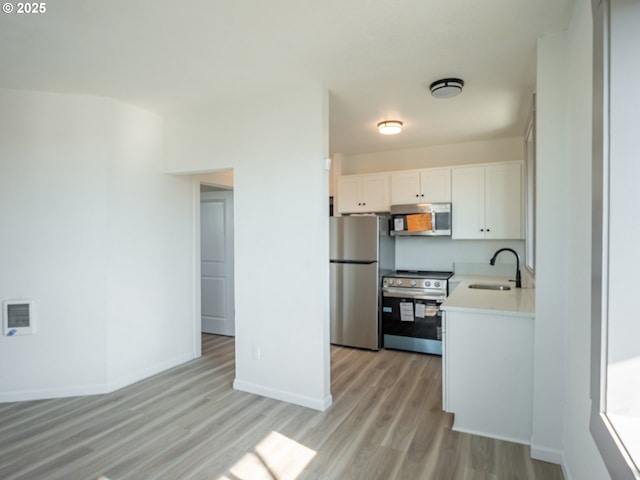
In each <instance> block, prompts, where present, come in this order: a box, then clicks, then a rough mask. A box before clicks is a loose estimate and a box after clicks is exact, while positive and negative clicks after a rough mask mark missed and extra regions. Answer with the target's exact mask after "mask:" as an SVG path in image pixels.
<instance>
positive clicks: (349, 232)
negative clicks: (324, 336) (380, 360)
mask: <svg viewBox="0 0 640 480" xmlns="http://www.w3.org/2000/svg"><path fill="white" fill-rule="evenodd" d="M329 231H330V235H331V240H330V246H331V250H330V254H329V258H330V262H331V264H330V270H331V343H333V344H336V345H345V346H349V347H358V348H367V349H371V350H379V349H380V347H381V334H380V315H379V311H378V310H379V306H380V284H381V279H382V276H383V275H385V274H387V273H389V272H392V271H393V270H394V267H395V239H394V237H392V236H390V235H389V217H388V216H365V215H362V216H348V217H331V218H330V228H329Z"/></svg>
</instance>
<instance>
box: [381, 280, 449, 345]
mask: <svg viewBox="0 0 640 480" xmlns="http://www.w3.org/2000/svg"><path fill="white" fill-rule="evenodd" d="M381 297H382V299H381V301H382V309H381V311H382V314H381V317H382V333H383V335H393V336H400V337H414V338H424V339H429V340H436V341H440V340H442V312H440V304H441V303H442V302H443V301H444V299H445V296H444V295H429V294H425V292H424V291H423V290H420V289H412V288H392V287H385V288H383V289H382V296H381Z"/></svg>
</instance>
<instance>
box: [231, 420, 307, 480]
mask: <svg viewBox="0 0 640 480" xmlns="http://www.w3.org/2000/svg"><path fill="white" fill-rule="evenodd" d="M315 456H316V452H315V451H314V450H312V449H310V448H308V447H305V446H304V445H302V444H300V443H298V442H296V441H295V440H292V439H290V438H288V437H286V436H284V435H282V434H280V433H278V432H271V433H270V434H269V435H267V436H266V437H265V438H264V439H263V440H262V441H261V442H260V443H258V444H257V445H256V447H255V450H254V451H253V452H250V453H247V454H246V455H244V456H243V457H242V458H241V459H240V460H239V461H238V462H236V464H235V465H233V466H232V467H231V468H230V469H229V472H230V473H231V475H232V478H237V479H239V480H295V479H296V478H298V477H299V476H300V474H301V473H302V472H303V471H304V469H305V468H306V467H307V465H308V464H309V462H311V460H313V458H314V457H315ZM218 480H228V477H225V476H222V477H219V479H218Z"/></svg>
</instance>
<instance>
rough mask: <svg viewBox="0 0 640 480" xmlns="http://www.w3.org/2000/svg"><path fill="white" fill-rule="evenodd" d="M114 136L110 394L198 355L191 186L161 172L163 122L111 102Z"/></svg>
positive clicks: (110, 222)
mask: <svg viewBox="0 0 640 480" xmlns="http://www.w3.org/2000/svg"><path fill="white" fill-rule="evenodd" d="M111 132H112V138H113V147H112V158H111V159H110V161H109V163H108V184H107V185H108V204H107V216H106V220H107V231H108V240H109V243H108V270H107V285H108V289H107V293H108V296H107V301H108V304H107V309H108V310H107V333H108V335H107V360H108V381H109V384H110V388H111V389H113V388H117V387H120V386H122V385H126V384H129V383H132V382H134V381H136V380H139V379H141V378H144V377H146V376H148V375H149V374H152V373H156V372H157V371H161V370H164V369H166V368H169V367H171V366H174V365H177V364H179V363H182V362H184V361H187V360H190V359H191V358H193V357H194V351H193V348H192V347H193V345H192V343H193V342H192V337H193V321H194V319H193V317H192V313H193V289H194V283H193V269H192V263H191V262H192V258H193V237H192V235H193V208H192V194H193V192H192V189H193V185H192V181H191V179H189V178H185V177H176V176H171V175H166V174H164V173H163V172H162V169H163V163H162V142H163V129H162V120H161V119H160V118H159V117H157V116H155V115H152V114H150V113H148V112H145V111H144V110H141V109H137V108H134V107H131V106H126V105H122V104H114V106H113V123H112V130H111ZM196 288H199V284H197V287H196ZM198 323H199V322H198Z"/></svg>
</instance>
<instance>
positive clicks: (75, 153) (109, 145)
mask: <svg viewBox="0 0 640 480" xmlns="http://www.w3.org/2000/svg"><path fill="white" fill-rule="evenodd" d="M160 129H161V124H160V122H159V120H158V119H157V118H156V117H153V116H152V115H149V114H147V113H144V112H142V111H140V110H138V109H134V108H132V107H128V106H125V105H122V104H118V103H116V102H112V101H110V100H106V99H100V98H93V97H87V96H80V95H57V94H47V93H34V92H20V91H11V90H0V222H1V223H2V225H3V228H2V232H3V234H2V235H0V265H1V266H2V267H1V268H0V300H5V299H8V298H16V297H18V298H33V299H35V300H36V308H37V314H38V319H37V320H38V333H37V334H36V335H33V336H25V337H11V338H9V337H4V336H0V364H2V365H4V366H8V365H10V366H11V368H3V369H1V370H0V401H12V400H25V399H32V398H45V397H56V396H67V395H79V394H88V393H98V392H105V391H108V390H110V389H111V388H113V387H115V386H120V385H123V384H124V383H126V382H128V381H133V380H134V379H137V378H141V377H142V376H144V375H147V374H149V373H153V372H156V371H158V370H160V369H163V368H166V367H167V366H169V364H170V363H172V362H176V361H181V360H184V359H186V358H191V357H192V356H193V345H192V342H191V340H190V337H189V341H188V342H187V343H186V342H185V340H184V336H185V334H184V333H183V332H185V331H186V332H191V331H192V328H191V317H190V314H191V309H192V303H193V302H192V297H193V293H192V291H193V284H192V278H191V272H190V271H189V268H190V267H189V265H190V264H189V263H186V264H185V263H184V262H185V260H184V258H187V259H189V258H190V257H191V252H190V249H191V246H192V242H191V235H192V231H191V230H192V228H191V224H192V219H191V210H192V209H191V203H190V202H191V197H192V185H191V182H190V181H185V180H184V179H175V178H173V177H170V176H166V175H163V174H162V165H161V162H160V158H159V155H158V152H159V151H160V148H161V144H160V143H159V138H160V131H161V130H160ZM176 229H184V234H182V233H181V232H179V231H176ZM8 232H11V233H8ZM183 251H186V252H183ZM167 254H169V255H170V256H171V258H166V255H167ZM163 256H165V259H163V258H162V257H163ZM185 270H186V271H185ZM159 272H161V273H162V278H156V277H157V276H158V274H159ZM160 298H162V299H163V303H158V299H160ZM185 309H186V311H185ZM151 327H153V328H151ZM158 327H159V328H158Z"/></svg>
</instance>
